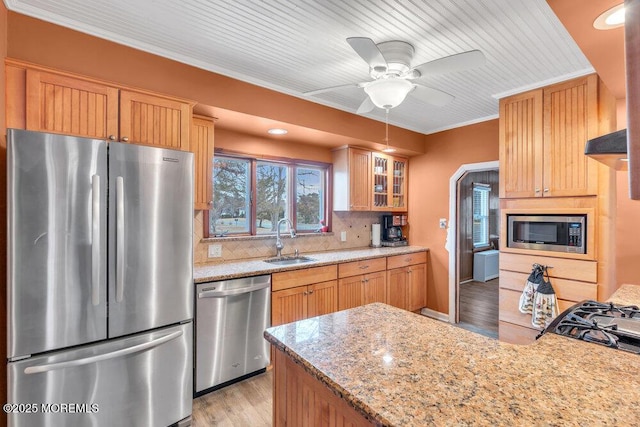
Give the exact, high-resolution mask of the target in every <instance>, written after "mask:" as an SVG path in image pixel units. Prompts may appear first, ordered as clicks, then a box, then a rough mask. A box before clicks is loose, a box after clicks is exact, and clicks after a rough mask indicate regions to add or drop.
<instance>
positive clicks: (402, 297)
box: [387, 267, 408, 310]
mask: <svg viewBox="0 0 640 427" xmlns="http://www.w3.org/2000/svg"><path fill="white" fill-rule="evenodd" d="M407 276H408V274H407V268H406V267H401V268H394V269H392V270H388V271H387V304H389V305H393V306H395V307H398V308H402V309H404V310H406V309H407V306H408V305H407V293H408V292H407V280H408V278H407Z"/></svg>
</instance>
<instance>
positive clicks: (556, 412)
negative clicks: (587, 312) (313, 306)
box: [265, 285, 640, 427]
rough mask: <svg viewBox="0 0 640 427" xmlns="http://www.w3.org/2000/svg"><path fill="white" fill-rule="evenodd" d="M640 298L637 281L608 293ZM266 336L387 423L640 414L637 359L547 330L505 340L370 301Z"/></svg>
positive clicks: (601, 418) (572, 421) (562, 420)
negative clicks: (525, 340)
mask: <svg viewBox="0 0 640 427" xmlns="http://www.w3.org/2000/svg"><path fill="white" fill-rule="evenodd" d="M611 300H612V301H613V302H618V303H628V302H633V303H636V304H637V303H640V286H632V285H625V286H623V287H621V288H620V290H619V291H618V292H617V293H616V294H614V296H613V297H612V298H611ZM265 337H266V338H267V340H268V341H269V342H271V343H272V344H274V345H275V346H276V347H277V348H278V349H280V350H281V351H283V352H284V353H285V354H287V355H288V356H289V357H291V358H292V359H293V360H294V361H295V362H296V363H298V364H300V365H301V366H302V367H303V368H304V369H305V370H306V371H307V372H309V373H310V374H311V375H313V376H314V377H316V378H317V379H319V380H320V381H321V382H323V383H325V384H326V385H327V386H328V387H329V388H330V389H332V390H333V391H334V392H335V393H336V394H337V395H339V396H342V397H343V399H345V400H346V401H347V402H348V403H349V404H350V405H351V406H353V407H354V408H355V409H356V410H358V411H359V412H360V413H362V414H363V415H364V416H366V417H367V418H369V419H371V420H374V421H375V422H376V423H379V424H381V425H385V426H403V427H407V426H424V425H438V426H441V425H442V426H444V425H456V426H459V425H463V426H464V425H492V426H495V425H508V426H513V425H523V426H524V425H526V426H531V425H548V426H555V425H614V424H627V423H631V424H633V423H636V422H638V420H640V376H639V375H638V372H640V355H637V354H631V353H627V352H624V351H618V350H613V349H610V348H607V347H604V346H601V345H598V344H593V343H588V342H583V341H578V340H575V339H572V338H568V337H563V336H559V335H555V334H545V335H544V336H543V337H542V338H540V339H539V340H538V341H536V342H535V343H533V344H531V345H525V346H522V345H520V346H519V345H514V344H508V343H502V342H499V341H497V340H493V339H490V338H487V337H484V336H482V335H478V334H475V333H472V332H469V331H466V330H463V329H461V328H459V327H456V326H454V325H451V324H448V323H444V322H440V321H437V320H434V319H430V318H427V317H424V316H420V315H417V314H414V313H411V312H407V311H404V310H400V309H397V308H394V307H391V306H388V305H385V304H380V303H375V304H369V305H366V306H362V307H357V308H354V309H350V310H345V311H340V312H336V313H332V314H328V315H325V316H319V317H315V318H310V319H307V320H302V321H299V322H295V323H291V324H287V325H281V326H276V327H272V328H269V329H267V331H266V332H265Z"/></svg>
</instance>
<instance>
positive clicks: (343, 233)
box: [340, 231, 347, 242]
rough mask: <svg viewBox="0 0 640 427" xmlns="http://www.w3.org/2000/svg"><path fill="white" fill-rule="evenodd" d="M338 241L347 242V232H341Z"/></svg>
mask: <svg viewBox="0 0 640 427" xmlns="http://www.w3.org/2000/svg"><path fill="white" fill-rule="evenodd" d="M340 241H341V242H346V241H347V232H346V231H341V232H340Z"/></svg>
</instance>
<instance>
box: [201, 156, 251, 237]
mask: <svg viewBox="0 0 640 427" xmlns="http://www.w3.org/2000/svg"><path fill="white" fill-rule="evenodd" d="M249 165H250V163H249V161H248V160H244V159H233V158H228V157H218V156H216V157H214V159H213V208H212V209H211V211H210V214H209V234H210V235H211V236H215V235H221V234H226V233H248V232H249V224H250V222H249V221H248V220H247V218H248V217H249V213H250V207H249V200H250V197H249V194H250V193H249V183H250V181H251V180H250V179H249V174H250V170H251V168H250V167H249Z"/></svg>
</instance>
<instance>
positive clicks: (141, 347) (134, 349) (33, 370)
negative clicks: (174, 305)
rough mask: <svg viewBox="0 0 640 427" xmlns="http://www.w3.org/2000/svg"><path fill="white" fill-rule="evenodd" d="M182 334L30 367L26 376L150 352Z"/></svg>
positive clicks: (25, 370) (26, 371)
mask: <svg viewBox="0 0 640 427" xmlns="http://www.w3.org/2000/svg"><path fill="white" fill-rule="evenodd" d="M182 333H183V332H182V331H181V330H180V331H175V332H172V333H170V334H168V335H165V336H163V337H160V338H156V339H155V340H153V341H149V342H145V343H142V344H137V345H134V346H131V347H127V348H123V349H120V350H116V351H112V352H109V353H105V354H99V355H97V356H90V357H85V358H84V359H76V360H69V361H66V362H59V363H50V364H47V365H40V366H29V367H27V368H25V369H24V373H25V374H26V375H30V374H39V373H41V372H49V371H55V370H58V369H64V368H74V367H77V366H82V365H89V364H91V363H97V362H102V361H103V360H109V359H115V358H117V357H123V356H127V355H129V354H133V353H138V352H141V351H145V350H149V349H151V348H154V347H158V346H159V345H161V344H164V343H166V342H169V341H171V340H173V339H176V338H178V337H179V336H182Z"/></svg>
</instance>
